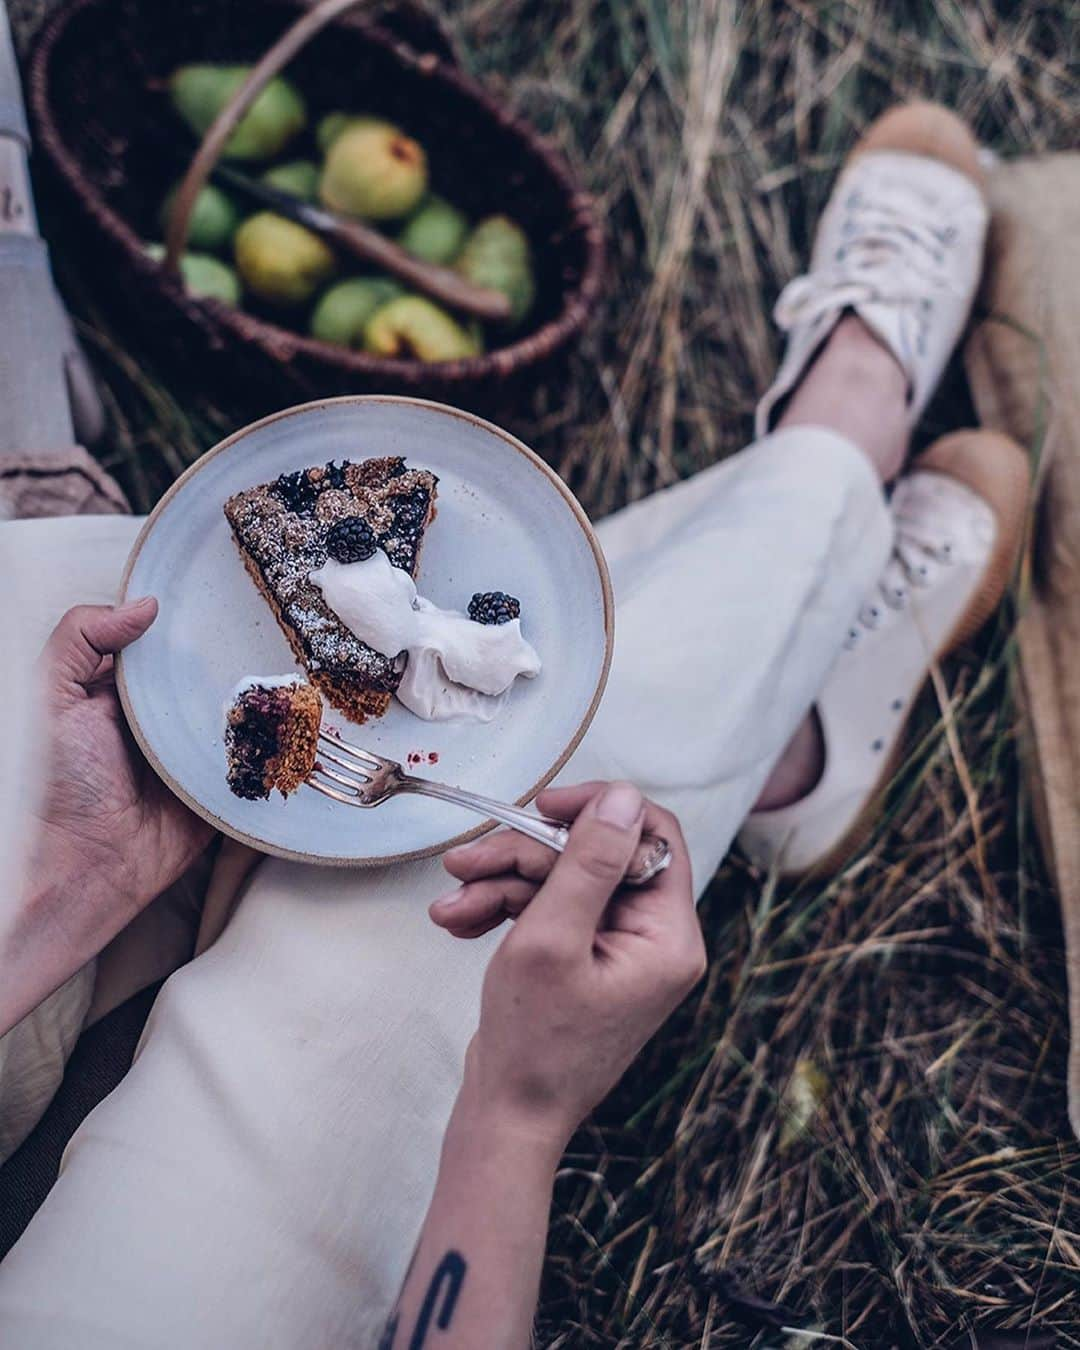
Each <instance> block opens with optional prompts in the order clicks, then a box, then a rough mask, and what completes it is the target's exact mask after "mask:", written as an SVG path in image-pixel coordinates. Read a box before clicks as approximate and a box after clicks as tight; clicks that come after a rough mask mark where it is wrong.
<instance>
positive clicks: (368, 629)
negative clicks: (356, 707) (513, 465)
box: [310, 548, 540, 722]
mask: <svg viewBox="0 0 1080 1350" xmlns="http://www.w3.org/2000/svg"><path fill="white" fill-rule="evenodd" d="M310 580H311V581H312V583H313V584H314V585H316V586H318V587H319V589H320V590H321V591H322V593H323V599H324V600H325V601H326V603H327V604H328V605H329V607H330V608H331V609H332V610H333V611H334V613H335V614H336V615H337V616H338V618H339V619H340V620H341V622H342V623H343V624H344V625H345V627H346V628H348V629H350V630H351V631H352V632H353V633H355V634H356V636H357V637H358V638H359V639H360V641H361V642H366V643H367V645H368V646H369V647H371V648H372V649H373V650H374V651H377V652H381V653H382V654H383V655H384V656H388V657H390V658H391V659H394V658H398V660H399V662H400V663H401V664H402V665H403V666H404V669H403V671H402V675H401V683H400V684H399V685H398V689H397V697H398V698H399V699H400V700H401V702H402V703H404V705H405V706H406V708H408V709H409V710H410V711H411V712H414V713H415V714H416V716H417V717H422V718H424V719H425V721H428V722H441V721H445V720H446V719H448V718H451V717H470V718H473V719H474V720H475V721H478V722H490V721H491V719H492V718H493V717H494V716H495V714H496V713H497V712H498V711H499V706H500V703H501V701H502V696H503V695H504V694H505V693H506V692H507V690H508V689H509V688H510V686H511V685H512V684H513V683H514V681H515V680H516V679H517V678H518V676H522V677H524V678H525V679H532V678H533V676H535V675H538V674H539V673H540V658H539V656H537V654H536V651H535V649H534V648H533V647H532V646H531V644H530V643H528V642H527V641H526V640H525V638H524V637H523V636H522V632H521V620H520V619H512V620H511V621H510V622H509V623H500V624H483V623H476V622H474V620H472V619H470V618H469V617H468V616H467V615H465V614H459V613H457V612H456V611H455V610H449V609H440V608H439V607H438V605H433V604H432V603H431V601H430V600H425V599H424V597H423V596H422V595H418V594H417V590H416V584H415V583H414V581H413V579H412V577H410V576H409V574H408V572H405V571H402V569H401V568H400V567H395V566H394V565H393V564H392V563H391V561H390V559H389V558H388V557H387V556H386V554H385V553H384V552H383V551H382V549H381V548H377V549H376V550H375V552H374V553H373V554H372V555H371V557H370V558H365V559H364V560H363V561H362V562H352V563H339V562H336V561H335V560H334V559H333V558H330V559H328V560H327V561H326V563H325V564H324V566H322V567H320V568H319V569H318V570H317V571H315V572H312V573H311V574H310Z"/></svg>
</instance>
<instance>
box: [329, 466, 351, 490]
mask: <svg viewBox="0 0 1080 1350" xmlns="http://www.w3.org/2000/svg"><path fill="white" fill-rule="evenodd" d="M348 467H349V461H348V460H347V459H343V460H342V461H341V463H340V464H335V463H334V461H333V460H330V461H329V462H328V464H327V466H326V478H325V480H324V481H325V482H326V483H327V484H328V485H329V486H330V487H332V488H337V489H339V490H340V489H341V488H343V487H344V486H345V470H346V469H347V468H348Z"/></svg>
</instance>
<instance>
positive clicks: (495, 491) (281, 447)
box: [118, 396, 613, 866]
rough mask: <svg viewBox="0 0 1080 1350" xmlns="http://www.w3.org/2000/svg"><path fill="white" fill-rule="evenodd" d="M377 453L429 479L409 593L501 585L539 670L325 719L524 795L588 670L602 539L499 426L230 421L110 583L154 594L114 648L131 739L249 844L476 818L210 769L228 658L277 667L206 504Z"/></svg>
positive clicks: (386, 405) (312, 854)
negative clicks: (382, 710)
mask: <svg viewBox="0 0 1080 1350" xmlns="http://www.w3.org/2000/svg"><path fill="white" fill-rule="evenodd" d="M379 455H403V456H404V457H405V458H406V460H407V461H408V463H409V464H410V465H414V466H416V467H418V468H421V467H422V468H426V469H431V470H432V471H433V472H434V473H436V474H437V475H438V477H439V496H438V511H439V513H438V517H437V519H436V520H435V521H434V523H433V524H432V525H431V527H430V529H429V530H428V532H427V535H426V538H425V543H424V551H423V555H422V558H421V561H420V574H419V577H418V584H419V588H420V591H421V594H423V595H426V596H428V597H429V598H430V599H432V600H433V601H435V603H436V604H439V605H443V606H446V607H448V608H457V609H463V608H464V607H465V605H466V604H467V603H468V599H469V597H470V596H471V595H472V594H473V592H474V591H484V590H504V591H509V592H510V593H511V594H512V595H516V596H518V597H519V598H520V600H521V605H522V629H523V631H524V633H525V635H526V636H527V637H528V639H529V641H530V642H532V644H533V645H534V646H535V647H536V649H537V651H538V652H539V654H540V657H541V660H542V661H543V663H544V668H543V670H542V671H541V673H540V675H539V676H538V677H537V678H536V679H534V680H518V681H517V683H516V685H515V687H514V690H513V691H512V693H511V695H510V697H509V699H508V701H507V702H506V704H505V706H504V707H503V709H502V710H501V711H500V713H499V715H498V717H497V718H496V720H495V721H493V722H490V723H487V724H486V725H483V724H478V723H475V722H465V721H453V722H424V721H421V720H420V719H419V718H417V717H415V716H414V715H413V714H412V713H410V712H408V711H407V710H406V709H405V708H403V707H402V706H401V705H400V704H399V703H398V702H397V701H396V700H395V701H394V703H393V705H392V706H391V710H390V712H389V713H388V714H387V715H386V716H385V717H384V718H382V719H380V720H379V721H374V722H369V723H367V724H366V725H365V726H363V727H362V728H361V727H356V726H353V725H351V724H350V723H349V722H348V721H347V720H346V719H344V718H343V717H341V716H340V715H339V714H338V713H336V712H335V711H334V710H333V709H330V708H327V710H326V712H325V714H324V720H325V721H326V722H327V723H328V724H333V725H336V726H338V727H339V729H340V730H341V732H342V734H343V735H344V736H345V738H346V739H348V740H352V741H353V742H354V743H355V744H357V745H360V746H365V747H368V748H369V749H371V750H373V751H376V752H378V753H380V754H383V755H389V756H391V757H392V758H394V759H398V760H401V761H402V762H403V763H405V762H406V761H407V760H408V759H409V756H410V755H414V756H419V757H420V760H421V763H420V765H419V766H414V771H415V772H417V773H421V774H424V775H426V776H428V777H431V778H438V779H439V780H441V781H442V782H448V783H455V784H459V785H461V786H463V787H467V788H472V789H473V790H474V791H477V792H483V793H485V794H486V795H488V796H491V797H496V798H500V799H501V800H503V801H516V802H521V803H524V802H526V801H528V800H530V799H531V798H532V797H533V796H534V795H535V794H536V792H537V791H539V789H540V788H541V787H543V786H544V784H545V783H547V782H549V781H550V779H551V778H552V777H554V775H555V773H556V772H557V771H558V770H559V769H560V768H561V767H562V765H563V764H564V763H565V762H566V760H567V759H568V758H569V756H570V754H571V752H572V751H573V749H574V747H575V746H576V745H577V743H578V741H579V740H580V739H581V737H582V736H583V735H584V733H585V729H586V728H587V727H588V725H589V723H590V721H591V720H592V717H593V714H594V712H595V711H596V707H597V704H598V703H599V700H600V695H601V693H602V692H603V688H604V683H605V681H606V679H607V672H608V665H609V663H610V659H611V648H612V638H613V622H612V601H611V587H610V583H609V580H608V575H607V568H606V567H605V564H604V560H603V555H602V554H601V552H600V549H599V546H598V544H597V542H596V538H595V536H594V534H593V532H592V530H591V528H590V526H589V523H588V521H587V520H586V518H585V515H584V512H583V511H582V510H581V507H580V506H579V505H578V503H577V502H576V501H575V499H574V497H573V495H572V494H571V493H570V491H569V489H568V488H567V487H566V486H565V484H564V483H563V482H562V481H561V479H559V478H558V476H557V475H556V474H555V473H554V472H553V471H552V470H551V469H550V468H548V466H547V465H546V464H544V462H543V461H542V460H541V459H539V458H538V457H537V456H536V455H535V454H533V452H532V451H531V450H529V449H527V448H526V447H525V446H524V445H522V443H521V442H520V441H518V440H515V438H514V437H513V436H510V435H508V434H507V433H506V432H505V431H501V430H500V429H499V428H498V427H496V426H493V425H492V424H491V423H490V422H485V421H483V420H481V419H480V418H478V417H473V416H472V415H471V414H468V413H464V412H460V411H458V410H457V409H455V408H448V407H444V406H443V405H441V404H438V403H428V402H424V401H422V400H418V399H408V398H396V397H391V396H385V397H381V396H375V397H370V398H339V399H327V400H324V401H321V402H317V403H308V404H305V405H304V406H302V407H299V408H293V409H290V410H289V411H287V412H282V413H278V414H276V415H275V416H272V417H267V418H265V419H264V420H263V421H261V422H256V423H254V424H253V425H252V426H249V427H246V428H245V429H244V430H243V431H238V432H237V433H236V434H235V435H234V436H230V437H229V438H228V440H225V441H222V443H221V444H220V445H218V446H216V447H215V448H214V449H213V450H211V451H209V452H208V453H207V454H206V455H204V456H203V457H202V459H200V460H199V461H198V462H197V463H196V464H195V465H193V466H192V467H191V468H190V469H189V470H188V471H187V473H185V474H184V475H183V477H182V478H180V479H179V480H178V481H177V482H176V484H175V485H174V486H173V487H172V488H171V490H170V491H169V492H168V493H167V494H166V496H165V497H164V498H163V499H162V501H161V502H160V503H159V505H158V506H157V508H156V510H155V511H154V513H153V514H152V515H151V516H150V518H149V519H148V520H147V522H146V525H145V527H144V529H143V531H142V533H141V534H140V535H139V538H138V540H137V541H136V544H135V547H134V549H133V550H132V554H131V557H130V558H129V560H128V565H127V568H126V569H125V572H124V579H123V583H122V594H123V595H124V596H132V597H134V596H139V595H156V596H157V598H158V601H159V603H160V606H161V612H160V614H159V617H158V619H157V621H156V623H155V624H154V626H153V627H152V628H151V629H150V631H149V632H148V633H147V634H146V636H145V637H143V638H141V639H140V640H139V641H138V642H137V643H135V644H134V646H132V647H131V648H130V649H129V650H128V651H127V652H125V653H124V655H123V657H122V659H121V660H120V661H119V662H118V683H119V688H120V697H121V700H122V702H123V705H124V711H125V712H126V714H127V717H128V721H129V723H130V725H131V729H132V731H133V733H134V735H135V738H136V740H137V741H138V742H139V744H140V746H141V747H142V749H143V751H144V752H145V754H146V756H147V758H148V759H149V761H150V763H151V764H152V765H153V766H154V767H155V769H156V770H157V771H158V773H160V774H161V776H162V777H163V778H164V779H165V781H166V782H167V783H168V784H169V786H170V787H171V788H172V789H173V791H174V792H176V794H177V795H178V796H179V797H181V798H182V799H183V800H184V801H186V802H187V803H188V804H189V805H190V806H191V807H192V808H193V809H194V810H196V811H198V812H199V814H200V815H202V816H205V817H206V819H207V820H209V821H211V822H212V823H213V824H214V825H216V826H217V827H218V828H219V829H221V830H224V831H225V833H226V834H231V835H233V836H234V837H235V838H237V839H241V840H243V841H244V842H245V843H248V844H251V845H253V846H254V847H255V848H259V849H262V850H263V851H264V852H267V853H276V854H280V855H282V856H284V857H290V858H298V859H301V860H304V861H307V862H316V863H330V864H337V865H353V866H361V865H365V864H376V863H385V862H391V861H400V860H402V859H405V858H416V857H422V856H424V855H426V854H431V853H436V852H441V851H442V850H443V849H445V848H447V847H449V846H451V845H452V844H455V843H459V842H461V841H462V840H463V839H466V838H469V837H471V836H472V835H474V834H476V833H478V832H479V830H482V829H483V828H485V825H484V823H483V822H480V821H478V820H477V818H476V817H475V816H471V815H469V814H468V813H467V812H464V811H462V810H461V809H460V808H459V807H455V806H451V805H449V804H448V803H443V802H439V801H433V800H429V799H425V798H422V797H414V796H403V797H398V798H394V799H393V800H391V801H389V802H386V803H385V804H384V805H382V806H380V807H378V808H376V809H374V810H369V811H364V810H358V809H356V808H355V807H349V806H344V805H339V804H338V803H336V802H333V801H330V800H328V799H327V798H325V797H323V796H320V795H319V794H318V793H317V792H314V791H313V790H311V789H310V788H301V789H300V790H299V791H298V792H297V793H295V794H294V795H293V796H291V797H290V798H289V799H288V800H283V799H282V798H281V797H280V796H279V795H278V794H275V795H274V796H273V797H272V798H271V800H270V801H267V802H249V801H242V800H240V799H239V798H237V797H234V796H233V795H232V793H231V792H230V791H229V789H228V788H227V787H226V785H225V756H224V749H223V745H222V729H223V707H224V704H225V703H226V701H227V699H228V697H229V695H230V693H231V692H232V690H233V688H234V687H235V685H236V684H237V682H238V681H239V680H241V679H242V678H244V677H245V676H247V675H272V674H286V673H289V672H292V671H295V670H296V669H297V666H296V663H295V661H294V659H293V656H292V653H291V651H290V650H289V646H288V643H287V642H286V641H285V637H284V635H283V634H282V632H281V630H280V629H279V628H278V625H277V623H276V622H275V620H274V617H273V615H272V614H271V613H270V610H269V608H268V607H267V605H266V602H265V601H264V600H263V598H262V596H261V595H260V594H259V593H258V592H257V591H256V589H255V587H254V585H253V584H252V582H251V580H250V579H249V577H248V575H247V573H246V572H245V570H244V566H243V564H242V562H241V561H240V555H239V554H238V552H237V550H236V546H235V544H234V543H233V540H232V535H231V533H230V531H229V527H228V525H227V523H226V521H225V517H224V515H223V514H222V510H221V508H222V503H223V502H224V501H225V499H226V498H227V497H229V496H230V495H231V494H232V493H234V492H238V491H240V490H242V489H243V488H247V487H251V486H252V485H254V484H256V483H262V482H267V481H269V480H270V479H272V478H276V477H277V475H278V474H279V473H283V472H286V471H291V470H294V469H301V468H305V467H307V466H308V465H311V464H320V463H324V462H325V461H326V460H330V459H338V460H340V459H346V458H347V459H352V460H359V459H365V458H368V457H370V456H379ZM487 827H488V828H489V826H487Z"/></svg>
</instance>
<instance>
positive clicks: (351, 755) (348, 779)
mask: <svg viewBox="0 0 1080 1350" xmlns="http://www.w3.org/2000/svg"><path fill="white" fill-rule="evenodd" d="M329 746H333V747H334V748H333V749H332V750H331V749H329V748H328V747H329ZM339 752H340V753H339ZM326 760H328V761H329V762H330V763H331V764H336V765H337V766H338V768H341V769H345V770H346V771H347V772H346V773H338V772H337V771H336V770H335V769H331V768H329V767H328V766H327V764H326V763H324V761H326ZM377 767H378V762H377V761H376V760H374V759H373V758H372V757H371V756H370V755H368V754H367V752H366V751H364V750H360V749H359V748H358V747H356V746H354V745H349V744H348V742H347V741H343V740H342V739H341V737H340V736H338V735H337V734H336V733H335V732H329V731H323V730H321V729H320V731H319V758H318V760H317V761H316V763H315V767H314V768H313V769H312V771H311V773H310V774H309V775H308V779H307V782H308V787H313V788H314V789H315V791H316V792H321V793H322V794H323V796H324V797H333V798H334V800H335V801H339V802H345V803H346V805H348V806H360V805H363V804H364V803H363V802H362V800H361V799H362V797H363V789H364V786H365V785H366V784H367V783H370V782H371V774H372V770H373V769H375V768H377ZM335 784H336V785H337V786H334V785H335ZM342 788H344V789H345V791H342V790H341V789H342Z"/></svg>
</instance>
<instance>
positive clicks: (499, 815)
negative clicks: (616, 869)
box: [398, 774, 671, 886]
mask: <svg viewBox="0 0 1080 1350" xmlns="http://www.w3.org/2000/svg"><path fill="white" fill-rule="evenodd" d="M398 790H399V791H401V792H416V793H419V795H420V796H422V797H438V798H439V799H440V801H444V802H453V803H454V804H455V806H463V807H464V808H465V809H466V810H467V811H475V812H476V813H477V815H481V816H487V817H488V818H489V819H491V820H497V821H499V822H500V823H501V824H503V825H509V826H510V827H511V828H512V829H515V830H517V831H518V832H519V833H521V834H526V835H528V836H529V838H530V839H536V840H537V841H538V842H539V843H541V844H547V846H548V848H553V849H554V850H555V852H556V853H562V852H563V850H564V849H565V848H566V845H567V842H568V840H569V838H570V827H569V826H568V825H566V824H565V823H564V822H563V821H560V820H548V819H547V818H545V817H544V816H534V815H532V814H530V812H528V811H524V810H522V808H521V807H519V806H509V805H507V804H506V803H505V802H497V801H493V800H492V799H491V798H490V797H481V796H480V794H479V793H477V792H468V791H466V789H465V788H456V787H450V786H449V785H448V784H446V783H433V782H432V781H431V779H429V778H413V777H412V776H411V775H405V774H403V775H402V777H401V783H400V787H399V789H398ZM670 863H671V848H670V847H669V845H668V842H667V840H666V839H661V838H660V836H659V835H656V834H643V835H642V836H641V842H640V843H639V844H638V846H637V848H636V849H635V851H634V856H633V858H632V859H631V860H630V866H629V867H628V868H627V869H626V875H625V876H624V877H623V882H624V883H625V885H627V886H645V885H647V884H648V883H649V882H650V881H652V879H653V878H654V877H656V876H659V874H660V873H661V872H663V871H664V869H665V868H666V867H668V866H669V864H670Z"/></svg>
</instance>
